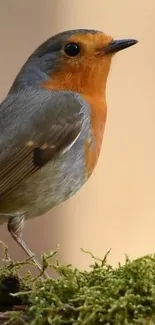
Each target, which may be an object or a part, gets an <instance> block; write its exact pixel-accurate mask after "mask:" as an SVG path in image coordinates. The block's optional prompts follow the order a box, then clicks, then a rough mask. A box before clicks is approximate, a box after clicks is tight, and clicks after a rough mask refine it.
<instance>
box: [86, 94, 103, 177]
mask: <svg viewBox="0 0 155 325" xmlns="http://www.w3.org/2000/svg"><path fill="white" fill-rule="evenodd" d="M84 97H85V99H86V101H87V102H88V103H89V105H90V108H91V131H92V136H93V139H94V144H93V145H92V144H90V143H89V141H86V143H85V160H86V171H87V174H88V176H90V175H91V174H92V172H93V170H94V168H95V166H96V164H97V161H98V158H99V154H100V150H101V145H102V139H103V134H104V128H105V123H106V116H107V107H106V102H105V100H104V99H103V98H100V97H88V96H84Z"/></svg>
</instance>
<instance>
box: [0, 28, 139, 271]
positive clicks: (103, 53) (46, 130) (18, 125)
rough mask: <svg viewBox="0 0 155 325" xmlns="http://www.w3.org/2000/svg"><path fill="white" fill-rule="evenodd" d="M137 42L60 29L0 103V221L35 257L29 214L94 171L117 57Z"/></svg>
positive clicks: (50, 203) (57, 199)
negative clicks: (27, 237)
mask: <svg viewBox="0 0 155 325" xmlns="http://www.w3.org/2000/svg"><path fill="white" fill-rule="evenodd" d="M136 43H137V40H134V39H122V40H114V39H113V38H112V37H110V36H107V35H106V34H104V33H103V32H100V31H96V30H86V29H78V30H71V31H66V32H62V33H60V34H58V35H56V36H54V37H51V38H50V39H48V40H47V41H45V42H44V43H43V44H42V45H41V46H39V47H38V48H37V49H36V50H35V51H34V52H33V54H32V55H31V56H30V57H29V59H28V60H27V62H26V63H25V64H24V66H23V67H22V68H21V70H20V72H19V74H18V75H17V77H16V79H15V81H14V82H13V85H12V87H11V89H10V91H9V93H8V95H7V97H6V98H5V99H4V101H3V102H2V103H1V105H0V220H1V223H3V222H5V221H8V230H9V232H10V233H11V235H12V237H13V238H14V239H15V240H16V242H17V243H18V244H19V245H20V246H21V247H22V248H23V250H24V251H25V252H26V253H27V254H28V255H29V256H33V254H32V252H31V250H30V249H29V248H28V246H27V244H26V243H25V241H24V240H23V238H22V230H23V227H24V220H25V219H29V218H32V217H36V216H41V215H42V214H44V213H45V212H47V211H49V210H50V209H52V208H53V207H55V206H56V205H58V204H60V203H61V202H63V201H65V200H67V199H68V198H69V197H71V196H72V195H73V194H75V193H76V192H77V191H78V190H79V189H80V188H81V186H82V185H83V184H84V183H85V182H86V181H87V180H88V178H89V177H90V175H91V174H92V172H93V170H94V168H95V166H96V164H97V161H98V157H99V154H100V150H101V144H102V139H103V134H104V128H105V123H106V115H107V105H106V95H105V92H106V82H107V77H108V74H109V70H110V65H111V59H112V57H113V55H114V54H115V53H116V52H118V51H120V50H123V49H125V48H128V47H130V46H132V45H134V44H136ZM33 259H34V261H35V262H36V264H37V266H38V267H39V268H41V266H40V264H39V263H38V261H37V260H36V258H35V257H33Z"/></svg>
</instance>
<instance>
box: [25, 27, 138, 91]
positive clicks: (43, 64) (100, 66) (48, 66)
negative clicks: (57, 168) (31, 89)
mask: <svg viewBox="0 0 155 325" xmlns="http://www.w3.org/2000/svg"><path fill="white" fill-rule="evenodd" d="M136 43H137V41H136V40H134V39H122V40H113V38H112V37H110V36H107V35H106V34H104V33H103V32H100V31H96V30H85V29H78V30H71V31H66V32H62V33H60V34H57V35H55V36H53V37H51V38H50V39H48V40H47V41H46V42H44V43H43V44H42V45H41V46H39V47H38V48H37V50H36V51H35V52H34V53H33V54H32V55H31V56H30V58H29V59H28V61H27V62H26V64H25V66H24V68H26V67H28V73H31V82H33V78H34V79H35V74H36V75H37V74H38V76H40V78H39V77H37V78H36V79H37V82H38V83H40V85H41V86H42V87H45V88H46V89H56V90H60V89H63V90H72V91H76V92H80V93H81V94H91V93H92V92H93V93H94V94H95V93H96V94H100V93H102V92H103V90H104V89H105V86H106V81H107V77H108V73H109V69H110V64H111V59H112V56H113V55H114V54H115V53H116V52H118V51H120V50H123V49H125V48H127V47H129V46H132V45H134V44H136ZM23 71H24V70H23ZM25 71H27V70H25ZM32 72H33V74H32ZM39 72H40V75H39ZM28 73H27V77H30V76H29V75H28ZM25 76H26V74H25ZM32 77H33V78H32Z"/></svg>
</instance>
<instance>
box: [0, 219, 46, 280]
mask: <svg viewBox="0 0 155 325" xmlns="http://www.w3.org/2000/svg"><path fill="white" fill-rule="evenodd" d="M3 216H7V217H9V221H8V231H9V232H10V234H11V236H12V238H13V239H14V240H15V241H16V242H17V243H18V245H19V246H20V247H21V248H22V249H23V250H24V252H25V253H26V254H27V255H28V256H29V257H32V260H33V262H34V263H35V264H36V266H37V267H38V269H39V270H40V271H42V267H41V265H40V263H39V262H38V260H37V259H36V257H35V256H34V254H33V253H32V251H31V250H30V249H29V247H28V246H27V244H26V243H25V241H24V240H23V238H22V231H23V228H24V224H25V217H24V215H22V214H16V215H11V214H3ZM44 275H45V276H46V277H47V278H49V275H48V274H47V272H44Z"/></svg>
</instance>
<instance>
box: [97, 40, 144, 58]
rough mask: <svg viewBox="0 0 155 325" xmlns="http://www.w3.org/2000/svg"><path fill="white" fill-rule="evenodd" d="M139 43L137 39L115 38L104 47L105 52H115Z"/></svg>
mask: <svg viewBox="0 0 155 325" xmlns="http://www.w3.org/2000/svg"><path fill="white" fill-rule="evenodd" d="M136 43H138V41H137V40H135V39H121V40H114V41H112V42H110V43H109V44H108V45H107V47H105V48H104V50H103V51H104V54H113V53H116V52H118V51H122V50H124V49H126V48H127V47H130V46H132V45H135V44H136Z"/></svg>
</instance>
